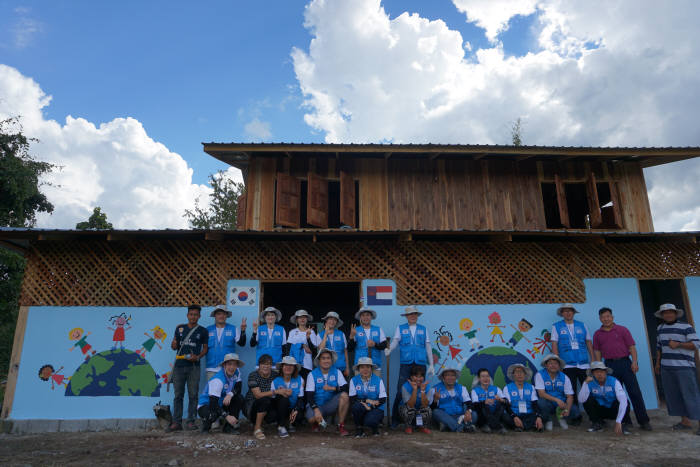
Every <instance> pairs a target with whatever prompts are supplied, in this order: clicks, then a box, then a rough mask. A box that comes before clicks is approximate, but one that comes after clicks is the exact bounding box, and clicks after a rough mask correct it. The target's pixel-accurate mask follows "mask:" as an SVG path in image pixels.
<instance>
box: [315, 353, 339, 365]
mask: <svg viewBox="0 0 700 467" xmlns="http://www.w3.org/2000/svg"><path fill="white" fill-rule="evenodd" d="M324 353H329V354H331V365H334V364H335V362H336V361H337V360H338V354H337V353H335V351H334V350H331V349H321V350H319V351H318V353H317V354H316V358H314V366H318V357H320V356H321V355H323V354H324Z"/></svg>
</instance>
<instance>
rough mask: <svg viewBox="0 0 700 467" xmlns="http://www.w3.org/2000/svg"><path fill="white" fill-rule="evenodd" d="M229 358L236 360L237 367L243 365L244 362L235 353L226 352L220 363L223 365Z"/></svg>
mask: <svg viewBox="0 0 700 467" xmlns="http://www.w3.org/2000/svg"><path fill="white" fill-rule="evenodd" d="M231 360H235V361H237V362H238V366H239V367H240V366H243V365H245V362H244V361H243V360H241V359H240V358H239V357H238V354H237V353H227V354H226V355H224V360H223V361H222V362H221V365H222V366H223V365H224V363H226V362H230V361H231Z"/></svg>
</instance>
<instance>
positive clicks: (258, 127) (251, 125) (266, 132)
mask: <svg viewBox="0 0 700 467" xmlns="http://www.w3.org/2000/svg"><path fill="white" fill-rule="evenodd" d="M243 130H244V131H245V134H246V136H248V137H249V138H252V139H254V140H269V139H270V138H271V137H272V132H270V123H268V122H263V121H261V120H260V119H258V118H257V117H255V118H254V119H253V120H251V121H249V122H248V123H246V124H245V126H244V127H243Z"/></svg>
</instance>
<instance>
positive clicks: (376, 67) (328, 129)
mask: <svg viewBox="0 0 700 467" xmlns="http://www.w3.org/2000/svg"><path fill="white" fill-rule="evenodd" d="M454 1H455V3H456V4H460V6H461V7H464V9H465V11H466V12H467V15H468V16H467V17H468V18H469V19H470V20H473V21H477V22H478V23H479V24H482V25H484V26H483V27H485V28H486V30H487V34H490V36H489V37H494V38H495V37H497V35H498V31H502V30H503V28H505V27H506V26H504V25H507V24H508V19H510V18H511V17H512V16H513V15H515V14H528V13H527V12H528V11H530V10H532V9H534V8H536V9H537V15H538V16H537V24H538V30H537V31H536V34H537V38H538V41H539V44H540V47H541V48H540V50H537V51H533V52H530V53H528V54H527V55H525V56H522V57H506V56H505V55H504V53H503V50H502V45H501V44H500V42H498V41H496V42H495V43H494V46H493V47H491V48H485V49H479V50H476V51H475V52H474V56H473V57H474V58H470V59H466V58H465V55H464V40H463V38H462V36H461V35H460V33H459V32H458V31H453V30H450V29H449V28H448V27H447V25H446V24H445V23H444V22H442V21H439V20H438V21H429V20H427V19H425V18H421V17H420V16H419V15H417V14H413V15H409V14H407V13H404V14H402V15H400V16H398V17H396V18H395V19H393V20H391V19H390V18H389V16H388V15H387V14H386V13H385V11H384V9H383V8H382V7H381V4H380V1H379V0H358V1H356V2H345V1H338V0H323V1H320V0H318V1H311V2H310V3H309V5H307V8H306V12H305V26H306V27H307V28H308V29H309V31H310V32H311V33H312V36H313V37H312V40H311V43H310V44H309V47H308V50H301V49H297V48H295V49H293V50H292V59H293V63H294V69H295V73H296V76H297V79H298V81H299V85H300V88H301V91H302V93H303V95H304V96H305V106H306V108H307V110H308V112H307V113H306V115H305V116H304V118H305V121H306V122H307V123H308V124H309V125H310V126H311V127H313V128H314V129H316V130H318V131H321V132H323V133H325V139H326V141H327V142H358V143H359V142H382V141H391V142H397V143H404V142H405V143H408V142H411V143H420V142H433V143H483V144H490V143H508V142H509V122H512V121H513V120H515V119H516V118H518V117H521V118H522V119H523V121H524V122H525V123H526V125H525V132H524V143H525V144H543V145H584V146H624V145H628V146H698V145H700V131H699V128H698V124H697V118H696V109H697V108H698V107H699V106H700V28H697V26H696V21H695V18H697V17H698V16H699V13H700V4H698V3H697V2H693V1H685V2H680V1H678V2H673V3H672V4H668V3H659V2H653V1H650V0H647V1H639V0H629V1H625V2H623V1H618V2H612V3H611V2H605V1H588V2H564V1H559V0H547V1H538V2H530V3H528V4H527V5H528V6H527V9H526V10H523V9H522V8H524V7H523V6H513V4H511V3H508V2H506V3H500V2H499V5H506V6H507V5H510V6H508V7H507V8H506V7H503V8H502V10H503V11H502V12H493V11H492V10H490V9H488V8H483V4H482V3H480V2H476V3H475V2H466V1H458V0H454ZM488 3H496V2H488ZM518 3H519V4H521V2H518ZM472 15H473V16H472ZM591 44H595V45H594V46H591ZM687 165H688V167H689V168H690V169H689V168H688V167H686V168H685V171H684V173H686V172H689V171H690V172H691V173H692V170H697V168H698V167H700V160H698V161H691V162H688V163H687ZM675 167H677V165H671V166H669V167H668V168H667V167H662V168H654V169H649V170H647V171H646V173H647V175H648V186H649V189H650V200H651V204H652V212H653V214H654V220H655V224H656V226H657V228H658V229H659V230H661V229H662V228H663V230H678V229H681V228H686V229H687V228H693V227H692V226H696V227H697V226H698V223H699V219H700V213H699V212H698V210H697V209H693V207H697V204H698V203H697V200H698V199H700V184H695V183H688V184H684V185H682V186H676V187H675V189H677V190H679V192H678V193H674V194H673V196H679V197H681V198H684V199H687V200H690V201H689V202H690V203H691V204H692V206H691V207H690V208H687V209H686V208H682V209H681V208H680V207H676V204H672V205H671V208H670V209H671V210H670V211H666V210H665V208H666V207H667V206H669V205H668V203H667V202H666V201H664V195H663V194H662V193H664V192H663V190H660V189H659V188H658V187H659V184H660V183H661V180H663V177H661V176H660V175H657V172H659V173H661V171H663V170H666V171H674V170H677V169H675ZM664 203H666V204H664ZM677 204H678V206H680V203H677Z"/></svg>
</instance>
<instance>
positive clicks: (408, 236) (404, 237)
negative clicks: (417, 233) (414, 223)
mask: <svg viewBox="0 0 700 467" xmlns="http://www.w3.org/2000/svg"><path fill="white" fill-rule="evenodd" d="M399 241H400V242H412V241H413V234H412V233H411V232H408V233H402V234H400V235H399Z"/></svg>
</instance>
